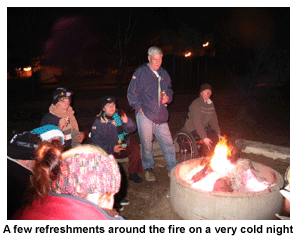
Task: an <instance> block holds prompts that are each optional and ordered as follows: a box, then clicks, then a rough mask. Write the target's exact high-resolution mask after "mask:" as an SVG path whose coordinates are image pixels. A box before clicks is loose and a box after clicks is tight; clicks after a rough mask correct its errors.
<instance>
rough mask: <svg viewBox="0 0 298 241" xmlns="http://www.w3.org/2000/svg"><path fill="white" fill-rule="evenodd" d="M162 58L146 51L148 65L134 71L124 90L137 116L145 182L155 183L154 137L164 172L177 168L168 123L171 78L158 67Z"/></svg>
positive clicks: (157, 51) (158, 51)
mask: <svg viewBox="0 0 298 241" xmlns="http://www.w3.org/2000/svg"><path fill="white" fill-rule="evenodd" d="M162 57H163V53H162V50H161V49H160V48H158V47H151V48H149V49H148V60H149V63H145V64H143V65H141V66H140V67H138V68H137V69H136V70H135V72H134V74H133V76H132V79H131V81H130V84H129V87H128V90H127V98H128V102H129V104H130V106H132V107H133V108H134V109H135V113H136V122H137V126H138V133H139V136H140V140H141V145H142V164H143V168H144V170H145V178H146V180H147V181H148V182H155V180H156V178H155V175H154V172H153V168H154V160H153V154H152V141H153V134H154V135H155V137H156V138H157V140H158V142H159V145H160V147H161V149H162V151H163V154H164V156H165V159H166V162H167V169H168V170H169V171H171V170H172V169H173V168H174V167H175V166H176V165H177V162H176V154H175V147H174V144H173V138H172V135H171V132H170V129H169V126H168V123H167V121H168V110H167V103H170V102H171V101H172V100H173V91H172V86H171V78H170V76H169V74H168V72H167V71H166V70H165V69H164V68H162V67H161V63H162Z"/></svg>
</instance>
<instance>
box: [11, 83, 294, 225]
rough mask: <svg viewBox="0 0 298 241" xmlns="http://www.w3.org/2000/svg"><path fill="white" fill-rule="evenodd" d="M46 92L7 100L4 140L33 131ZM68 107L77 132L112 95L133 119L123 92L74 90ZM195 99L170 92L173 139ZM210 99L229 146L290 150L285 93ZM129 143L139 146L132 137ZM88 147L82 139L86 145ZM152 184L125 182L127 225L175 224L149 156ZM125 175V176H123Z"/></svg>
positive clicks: (164, 176)
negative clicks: (270, 146)
mask: <svg viewBox="0 0 298 241" xmlns="http://www.w3.org/2000/svg"><path fill="white" fill-rule="evenodd" d="M52 91H53V90H48V91H46V92H45V94H43V95H42V96H41V97H40V99H38V100H28V101H24V100H23V101H16V100H15V99H14V98H13V97H10V98H9V99H8V123H7V136H8V137H9V136H10V135H11V132H12V130H17V131H19V132H22V131H25V130H32V129H34V128H36V127H38V126H39V123H40V120H41V118H42V116H43V114H45V113H46V112H47V111H48V107H49V105H50V102H51V93H52ZM75 93H76V96H75V100H74V103H73V108H74V110H75V112H76V115H77V119H78V122H79V124H80V128H81V129H82V130H86V131H88V129H89V128H90V127H91V124H92V122H93V120H94V118H95V116H96V114H97V113H98V112H99V110H100V101H99V99H100V97H101V96H103V95H107V94H109V95H110V94H113V95H114V96H116V98H117V99H118V104H120V105H121V106H120V107H121V108H123V109H125V111H126V112H127V114H128V116H129V117H131V118H133V119H135V118H134V113H133V110H132V109H131V108H130V107H129V106H128V102H127V99H126V90H123V92H121V93H120V94H118V93H116V92H115V93H113V92H112V93H111V91H106V92H102V91H100V92H99V91H97V90H94V89H93V90H80V91H76V92H75ZM196 97H197V94H196V93H194V92H193V91H185V92H181V91H180V92H178V91H177V92H176V93H175V97H174V102H173V103H172V104H171V105H169V107H168V109H169V113H170V119H169V126H170V129H171V132H172V134H173V135H174V134H175V133H176V132H177V131H178V130H180V129H181V127H182V122H181V119H182V117H185V116H186V115H187V110H188V106H189V105H190V104H191V102H192V101H193V100H194V99H195V98H196ZM212 100H213V101H214V103H215V107H216V110H217V114H218V118H219V124H220V127H221V130H222V134H225V135H227V137H228V139H229V140H230V141H231V142H232V143H233V141H235V140H236V139H246V140H252V141H257V142H263V143H269V144H273V145H278V146H284V147H290V98H289V91H288V90H287V89H286V90H285V89H281V90H280V89H277V88H270V89H269V88H267V89H260V90H259V91H258V93H256V95H254V96H253V97H251V98H250V99H244V98H243V96H241V94H239V93H238V92H236V91H216V90H214V91H213V96H212ZM132 138H133V139H134V140H135V141H138V142H139V138H138V134H137V133H134V134H133V135H132ZM87 142H88V140H87ZM241 157H244V158H249V159H252V160H254V161H258V162H261V163H263V164H265V165H268V166H270V167H272V168H273V169H275V170H277V171H278V172H279V173H280V174H281V175H284V173H285V171H286V169H287V167H288V166H289V165H290V163H288V162H284V161H283V160H278V159H277V160H273V159H270V158H266V157H261V156H254V155H253V154H250V155H248V154H245V153H242V154H241ZM120 165H121V168H122V169H123V170H124V173H126V174H127V168H128V163H121V164H120ZM154 172H155V175H156V178H157V181H156V182H155V183H148V182H146V180H145V177H144V173H141V174H140V177H142V178H143V179H144V182H143V183H140V184H136V183H133V182H132V181H128V180H127V179H126V184H127V194H126V198H127V199H128V200H129V201H130V204H129V205H127V206H124V210H123V211H121V212H120V215H122V216H123V217H125V218H126V219H130V220H131V219H132V220H179V219H181V218H180V217H179V216H178V215H177V214H176V213H175V212H174V211H173V210H172V208H171V204H170V178H169V177H168V172H167V169H166V162H165V160H164V157H163V155H159V156H155V168H154ZM127 175H128V174H127Z"/></svg>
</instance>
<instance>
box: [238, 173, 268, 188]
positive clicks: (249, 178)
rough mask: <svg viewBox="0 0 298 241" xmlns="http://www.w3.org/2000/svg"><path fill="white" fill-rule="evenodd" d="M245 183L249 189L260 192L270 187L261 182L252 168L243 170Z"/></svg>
mask: <svg viewBox="0 0 298 241" xmlns="http://www.w3.org/2000/svg"><path fill="white" fill-rule="evenodd" d="M242 178H243V184H244V185H245V187H246V188H247V189H248V190H249V191H254V192H260V191H263V190H265V189H267V188H268V186H269V185H268V184H267V183H265V182H260V181H259V180H258V179H257V178H256V176H255V174H254V173H253V172H252V170H251V169H247V170H246V171H244V172H243V177H242Z"/></svg>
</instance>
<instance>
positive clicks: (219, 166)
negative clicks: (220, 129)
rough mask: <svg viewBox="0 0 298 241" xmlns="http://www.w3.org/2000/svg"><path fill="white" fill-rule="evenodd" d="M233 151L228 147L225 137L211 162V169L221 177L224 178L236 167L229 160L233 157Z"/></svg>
mask: <svg viewBox="0 0 298 241" xmlns="http://www.w3.org/2000/svg"><path fill="white" fill-rule="evenodd" d="M231 150H232V148H231V147H229V146H228V144H227V139H226V137H223V138H222V139H221V140H220V141H219V143H218V144H217V145H216V147H215V150H214V154H213V156H212V158H211V160H210V167H211V168H212V170H213V171H215V172H217V173H219V174H220V176H223V175H224V174H225V173H227V172H228V171H230V170H231V169H232V168H234V166H235V165H233V164H232V163H231V162H230V160H228V156H231Z"/></svg>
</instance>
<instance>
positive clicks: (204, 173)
mask: <svg viewBox="0 0 298 241" xmlns="http://www.w3.org/2000/svg"><path fill="white" fill-rule="evenodd" d="M210 172H212V169H211V168H210V167H209V166H208V165H206V166H205V167H204V168H203V169H202V170H201V171H199V172H197V173H196V174H195V175H193V176H192V178H191V181H192V182H198V181H200V180H201V179H202V178H204V177H206V176H207V175H208V174H209V173H210Z"/></svg>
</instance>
